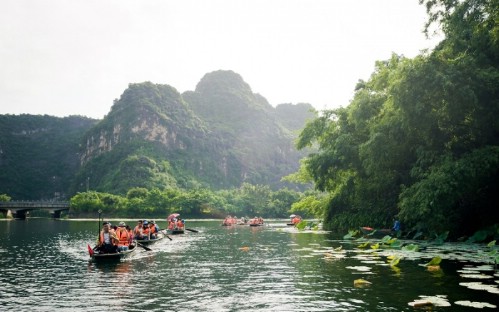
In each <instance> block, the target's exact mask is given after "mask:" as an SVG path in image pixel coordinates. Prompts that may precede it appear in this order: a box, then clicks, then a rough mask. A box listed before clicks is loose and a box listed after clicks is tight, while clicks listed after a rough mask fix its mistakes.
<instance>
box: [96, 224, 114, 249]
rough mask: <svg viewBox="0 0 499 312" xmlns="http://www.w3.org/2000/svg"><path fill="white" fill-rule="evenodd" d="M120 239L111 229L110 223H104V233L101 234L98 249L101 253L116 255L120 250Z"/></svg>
mask: <svg viewBox="0 0 499 312" xmlns="http://www.w3.org/2000/svg"><path fill="white" fill-rule="evenodd" d="M118 242H119V239H118V237H117V236H116V233H115V232H114V231H113V230H112V229H110V227H109V222H104V223H102V231H101V232H100V234H99V243H98V244H97V249H98V250H99V252H100V253H115V252H117V249H118Z"/></svg>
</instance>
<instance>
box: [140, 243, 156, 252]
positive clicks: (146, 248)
mask: <svg viewBox="0 0 499 312" xmlns="http://www.w3.org/2000/svg"><path fill="white" fill-rule="evenodd" d="M137 245H138V246H140V247H142V248H144V249H145V250H147V251H152V249H151V248H149V247H146V246H144V245H142V244H141V243H139V242H137Z"/></svg>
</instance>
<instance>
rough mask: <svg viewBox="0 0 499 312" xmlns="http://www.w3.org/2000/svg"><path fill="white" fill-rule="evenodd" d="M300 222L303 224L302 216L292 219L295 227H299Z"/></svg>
mask: <svg viewBox="0 0 499 312" xmlns="http://www.w3.org/2000/svg"><path fill="white" fill-rule="evenodd" d="M300 222H301V217H300V216H295V217H294V218H293V219H291V223H293V225H297V224H298V223H300Z"/></svg>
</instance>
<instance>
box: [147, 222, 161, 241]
mask: <svg viewBox="0 0 499 312" xmlns="http://www.w3.org/2000/svg"><path fill="white" fill-rule="evenodd" d="M149 231H150V233H151V238H152V239H155V238H156V233H158V231H159V229H158V226H157V225H156V223H154V221H151V222H149Z"/></svg>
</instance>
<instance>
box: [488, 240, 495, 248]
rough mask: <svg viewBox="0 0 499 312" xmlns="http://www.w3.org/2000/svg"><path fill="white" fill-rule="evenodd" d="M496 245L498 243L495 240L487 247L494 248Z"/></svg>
mask: <svg viewBox="0 0 499 312" xmlns="http://www.w3.org/2000/svg"><path fill="white" fill-rule="evenodd" d="M495 245H496V241H495V240H493V241H491V242H490V243H488V244H487V247H494V246H495Z"/></svg>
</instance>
